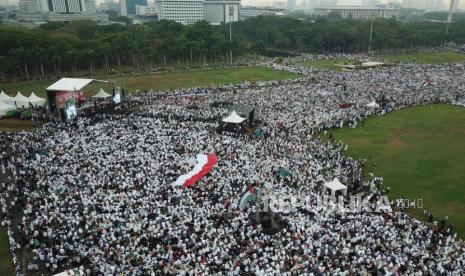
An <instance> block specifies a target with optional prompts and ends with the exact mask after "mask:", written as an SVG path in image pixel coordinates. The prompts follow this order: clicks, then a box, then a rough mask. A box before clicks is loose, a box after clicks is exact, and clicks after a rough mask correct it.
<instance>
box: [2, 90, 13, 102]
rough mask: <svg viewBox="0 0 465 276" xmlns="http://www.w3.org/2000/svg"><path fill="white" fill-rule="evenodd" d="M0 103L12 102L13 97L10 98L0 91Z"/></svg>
mask: <svg viewBox="0 0 465 276" xmlns="http://www.w3.org/2000/svg"><path fill="white" fill-rule="evenodd" d="M0 101H5V102H14V97H11V96H10V95H8V94H7V93H5V92H4V91H3V90H2V92H0Z"/></svg>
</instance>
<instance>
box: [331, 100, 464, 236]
mask: <svg viewBox="0 0 465 276" xmlns="http://www.w3.org/2000/svg"><path fill="white" fill-rule="evenodd" d="M329 133H331V134H332V135H333V136H334V137H335V138H336V140H337V141H339V140H342V141H343V142H344V143H347V144H348V145H349V147H348V152H347V153H348V154H349V155H351V156H352V157H354V158H356V159H359V158H365V159H367V160H368V164H367V165H366V166H365V167H366V168H371V164H373V163H375V164H376V166H377V168H376V170H374V171H373V173H374V174H375V175H378V176H382V177H383V178H384V185H385V186H386V185H387V186H390V187H391V191H390V194H389V196H390V198H391V199H393V198H395V197H399V196H404V197H406V198H408V199H419V198H423V204H424V208H426V209H428V210H431V211H433V213H434V216H435V218H436V219H438V220H440V219H442V218H443V217H444V216H449V221H450V222H451V223H454V226H455V229H454V231H456V232H458V234H459V236H460V237H462V238H465V108H463V107H456V106H448V105H442V104H437V105H428V106H423V107H417V108H409V109H403V110H399V111H395V112H393V113H390V114H388V115H386V116H382V117H373V118H369V119H368V120H366V121H365V125H362V124H359V125H358V126H357V127H356V128H355V129H351V128H342V129H333V130H331V131H329ZM370 156H372V157H371V159H370ZM367 170H368V169H367ZM369 172H371V171H365V173H369ZM412 214H413V215H415V216H416V217H417V218H419V219H422V218H423V210H422V209H421V210H420V209H415V211H412Z"/></svg>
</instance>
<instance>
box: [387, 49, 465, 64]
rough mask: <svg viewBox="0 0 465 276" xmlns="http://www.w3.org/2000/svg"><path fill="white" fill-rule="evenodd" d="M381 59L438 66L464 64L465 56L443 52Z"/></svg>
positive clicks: (401, 55) (392, 56)
mask: <svg viewBox="0 0 465 276" xmlns="http://www.w3.org/2000/svg"><path fill="white" fill-rule="evenodd" d="M383 58H384V59H385V60H388V61H399V62H414V63H420V64H439V63H455V62H465V54H463V53H457V52H451V51H444V52H435V53H427V52H418V53H416V54H400V55H384V56H383Z"/></svg>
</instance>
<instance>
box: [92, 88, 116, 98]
mask: <svg viewBox="0 0 465 276" xmlns="http://www.w3.org/2000/svg"><path fill="white" fill-rule="evenodd" d="M91 97H92V98H98V99H106V98H108V97H111V95H110V94H108V93H107V92H105V90H103V88H100V90H99V91H98V93H97V94H95V95H94V96H91Z"/></svg>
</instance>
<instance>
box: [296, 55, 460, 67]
mask: <svg viewBox="0 0 465 276" xmlns="http://www.w3.org/2000/svg"><path fill="white" fill-rule="evenodd" d="M373 61H392V62H396V61H397V62H413V63H419V64H439V63H456V62H465V54H463V53H457V52H451V51H443V52H435V53H428V52H418V53H412V54H395V55H382V56H378V57H374V58H373ZM353 63H354V61H353V60H347V59H331V60H315V61H307V62H301V63H299V65H301V66H307V67H314V68H318V69H327V70H336V71H342V70H343V69H342V67H340V66H337V65H336V64H353Z"/></svg>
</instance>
